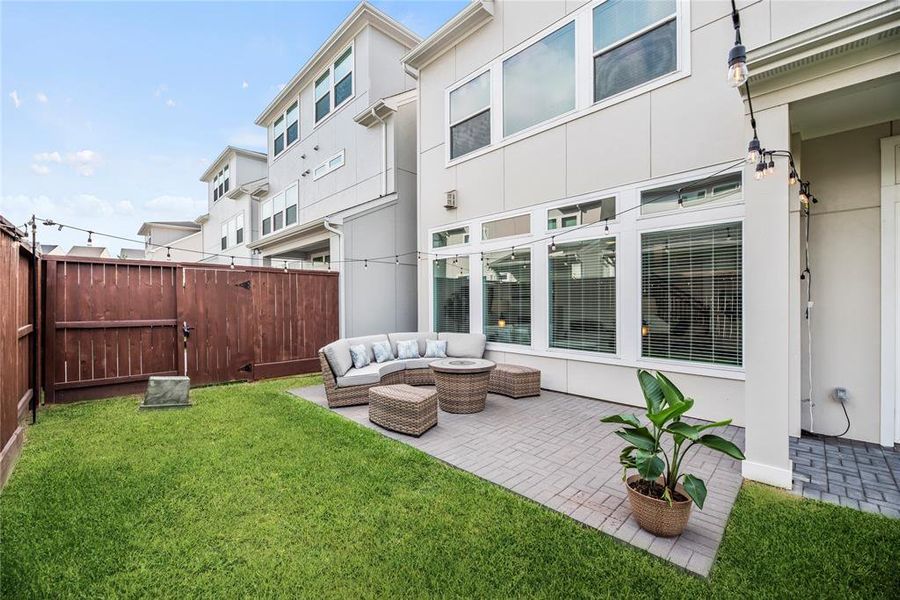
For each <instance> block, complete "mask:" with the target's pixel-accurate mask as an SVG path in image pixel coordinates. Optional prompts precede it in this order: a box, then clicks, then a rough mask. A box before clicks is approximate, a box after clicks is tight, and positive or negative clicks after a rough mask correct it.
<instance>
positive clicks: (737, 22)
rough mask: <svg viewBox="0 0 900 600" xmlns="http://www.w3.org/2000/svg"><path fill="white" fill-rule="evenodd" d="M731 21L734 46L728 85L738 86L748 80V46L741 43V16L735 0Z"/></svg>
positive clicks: (730, 59)
mask: <svg viewBox="0 0 900 600" xmlns="http://www.w3.org/2000/svg"><path fill="white" fill-rule="evenodd" d="M731 22H732V23H733V24H734V46H733V47H732V48H731V50H730V51H729V52H728V85H730V86H731V87H734V88H737V87H741V86H742V85H744V83H746V82H747V77H748V76H749V75H750V71H749V70H748V69H747V48H746V47H744V45H743V44H742V43H741V16H740V14H739V13H738V11H737V6H735V3H734V0H732V2H731Z"/></svg>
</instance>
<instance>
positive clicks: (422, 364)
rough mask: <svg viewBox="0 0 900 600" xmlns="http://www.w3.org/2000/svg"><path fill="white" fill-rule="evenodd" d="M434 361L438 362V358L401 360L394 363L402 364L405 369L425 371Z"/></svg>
mask: <svg viewBox="0 0 900 600" xmlns="http://www.w3.org/2000/svg"><path fill="white" fill-rule="evenodd" d="M436 360H440V359H438V358H406V359H403V360H398V361H395V362H402V363H403V364H404V365H405V366H406V368H407V369H427V368H428V365H430V364H431V363H433V362H434V361H436Z"/></svg>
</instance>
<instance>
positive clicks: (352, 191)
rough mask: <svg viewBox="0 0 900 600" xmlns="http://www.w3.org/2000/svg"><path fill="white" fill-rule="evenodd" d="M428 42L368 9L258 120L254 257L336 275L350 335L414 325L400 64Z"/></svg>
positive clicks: (408, 91)
mask: <svg viewBox="0 0 900 600" xmlns="http://www.w3.org/2000/svg"><path fill="white" fill-rule="evenodd" d="M420 41H421V40H420V38H419V37H418V36H416V34H414V33H413V32H411V31H409V30H408V29H407V28H406V27H404V26H403V25H401V24H400V23H398V22H397V21H395V20H394V19H392V18H390V17H388V16H387V15H385V14H384V13H382V12H381V11H379V10H377V9H375V8H374V7H372V6H371V5H369V4H368V3H365V2H363V3H361V4H359V5H358V6H357V7H356V8H355V9H354V10H353V11H352V12H351V13H350V15H349V16H348V17H347V18H346V19H345V20H344V21H343V22H342V23H341V24H340V26H339V27H338V28H337V29H336V30H335V31H334V32H333V33H332V34H331V36H330V37H329V38H328V39H327V40H326V42H325V43H324V44H323V45H322V46H321V47H320V48H319V50H318V51H317V52H316V53H315V54H314V55H313V56H312V57H311V58H310V59H309V61H308V62H307V63H306V64H305V65H304V66H303V67H302V68H301V69H300V70H299V71H298V72H297V74H296V75H294V77H293V78H292V79H291V80H290V82H289V83H288V84H287V85H286V86H285V87H284V89H283V90H281V92H280V93H279V94H278V95H277V96H276V97H275V98H274V99H273V100H272V102H271V103H270V104H269V106H267V107H266V109H265V110H263V112H262V113H261V114H260V115H259V117H258V118H257V120H256V124H257V125H259V126H262V127H265V128H266V129H267V131H268V149H267V156H268V158H267V162H268V170H267V178H266V180H265V187H264V188H259V190H258V191H256V189H253V190H250V189H248V191H247V194H248V195H250V196H252V197H253V198H254V202H256V203H257V205H258V208H257V209H256V212H253V210H251V212H250V214H249V217H248V219H249V220H248V221H247V222H246V223H245V227H247V228H249V229H250V230H251V237H250V239H251V240H252V241H251V242H250V243H249V244H247V248H249V249H250V250H252V251H253V252H254V253H255V255H256V256H258V257H260V258H261V259H262V261H263V263H264V264H268V265H272V266H278V267H280V266H282V265H284V266H285V268H295V267H305V268H309V267H313V268H322V269H331V270H334V271H340V273H341V277H340V307H341V332H342V334H343V335H364V334H368V333H377V332H383V331H404V330H408V329H411V328H414V327H415V325H416V310H415V306H416V305H415V301H416V270H417V269H416V262H417V261H416V252H415V251H416V246H415V228H416V150H415V143H416V141H415V140H416V137H415V127H416V94H415V80H414V79H413V78H412V77H411V76H410V75H408V74H407V73H406V72H405V71H404V68H403V64H402V63H401V61H400V58H401V57H402V56H403V55H404V54H406V53H407V52H409V50H410V49H411V48H412V47H414V46H415V45H416V44H418V43H419V42H420ZM210 172H211V171H210ZM208 173H209V172H208ZM252 204H253V202H251V205H252ZM229 243H230V241H229Z"/></svg>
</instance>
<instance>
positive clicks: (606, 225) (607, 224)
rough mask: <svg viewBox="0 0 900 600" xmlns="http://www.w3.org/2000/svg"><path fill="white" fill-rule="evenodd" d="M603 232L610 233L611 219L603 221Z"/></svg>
mask: <svg viewBox="0 0 900 600" xmlns="http://www.w3.org/2000/svg"><path fill="white" fill-rule="evenodd" d="M603 233H609V219H606V220H605V221H603Z"/></svg>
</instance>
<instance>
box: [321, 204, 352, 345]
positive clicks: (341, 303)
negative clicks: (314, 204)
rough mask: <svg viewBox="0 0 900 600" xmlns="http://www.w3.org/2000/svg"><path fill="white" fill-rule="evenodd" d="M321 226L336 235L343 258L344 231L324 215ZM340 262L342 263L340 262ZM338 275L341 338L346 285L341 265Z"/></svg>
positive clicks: (343, 329) (339, 330) (340, 334)
mask: <svg viewBox="0 0 900 600" xmlns="http://www.w3.org/2000/svg"><path fill="white" fill-rule="evenodd" d="M322 226H323V227H325V229H326V230H327V231H330V232H331V233H333V234H334V235H336V236H337V237H338V248H339V250H340V253H341V257H340V260H341V261H343V260H344V232H342V231H341V230H340V229H338V228H337V227H335V226H334V225H332V224H331V223H329V222H328V218H327V217H326V218H325V219H324V220H323V221H322ZM340 264H344V263H343V262H341V263H340ZM339 273H340V274H339V275H338V335H339V336H340V337H341V338H343V337H346V336H345V330H346V328H345V327H344V320H345V312H346V311H345V308H344V307H345V304H344V286H345V285H346V281H347V279H346V273H345V272H344V269H343V267H342V268H341V269H339Z"/></svg>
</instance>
